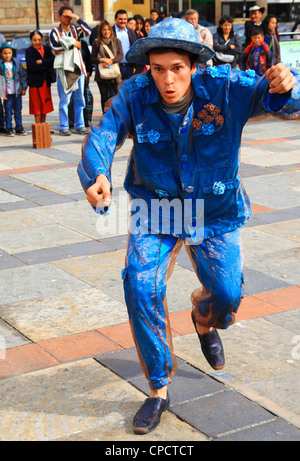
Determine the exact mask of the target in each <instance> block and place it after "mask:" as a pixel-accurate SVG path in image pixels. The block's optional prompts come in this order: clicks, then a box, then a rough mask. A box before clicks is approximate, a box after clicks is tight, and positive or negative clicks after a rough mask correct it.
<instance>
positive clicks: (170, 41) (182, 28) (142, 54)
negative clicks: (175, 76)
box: [126, 18, 215, 65]
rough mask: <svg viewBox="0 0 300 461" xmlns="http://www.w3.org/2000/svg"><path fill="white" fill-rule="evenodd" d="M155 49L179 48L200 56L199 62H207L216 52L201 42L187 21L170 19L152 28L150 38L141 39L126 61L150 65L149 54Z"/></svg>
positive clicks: (135, 44) (130, 51) (133, 47)
mask: <svg viewBox="0 0 300 461" xmlns="http://www.w3.org/2000/svg"><path fill="white" fill-rule="evenodd" d="M153 48H178V49H180V50H185V51H188V52H190V53H193V54H195V55H197V56H198V59H197V62H206V61H208V60H209V59H211V58H212V57H213V56H214V54H215V52H214V51H213V50H212V49H211V48H209V47H208V46H206V45H203V43H200V42H199V39H198V34H197V32H196V29H195V27H194V26H193V25H192V24H190V23H189V22H188V21H186V20H185V19H178V18H168V19H164V20H163V21H161V22H159V23H158V24H156V25H155V26H152V27H151V28H150V30H149V34H148V37H145V38H140V39H139V40H137V41H136V42H134V44H133V45H132V46H131V47H130V49H129V51H128V52H127V53H126V60H127V61H128V62H132V63H135V64H143V65H146V64H149V57H148V55H147V52H148V51H150V50H151V49H153Z"/></svg>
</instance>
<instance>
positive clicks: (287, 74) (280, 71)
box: [266, 62, 296, 94]
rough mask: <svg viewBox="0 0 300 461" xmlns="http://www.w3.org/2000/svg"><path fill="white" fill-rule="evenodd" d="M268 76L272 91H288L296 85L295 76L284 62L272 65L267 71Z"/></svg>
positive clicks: (281, 92) (270, 90) (280, 92)
mask: <svg viewBox="0 0 300 461" xmlns="http://www.w3.org/2000/svg"><path fill="white" fill-rule="evenodd" d="M266 77H267V79H268V80H269V82H270V89H269V92H270V93H279V94H283V93H287V92H288V91H290V90H291V89H292V88H293V86H294V85H295V83H296V81H295V77H294V76H293V74H292V73H291V71H290V68H289V67H286V66H285V65H284V64H283V63H282V62H280V63H278V64H276V65H275V66H272V67H270V69H268V70H267V72H266Z"/></svg>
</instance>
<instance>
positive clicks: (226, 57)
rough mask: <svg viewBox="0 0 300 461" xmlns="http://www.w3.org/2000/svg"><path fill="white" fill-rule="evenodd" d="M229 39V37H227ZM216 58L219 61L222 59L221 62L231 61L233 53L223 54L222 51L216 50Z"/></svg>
mask: <svg viewBox="0 0 300 461" xmlns="http://www.w3.org/2000/svg"><path fill="white" fill-rule="evenodd" d="M229 40H230V39H229ZM229 40H227V42H226V43H225V44H224V45H227V43H228V42H229ZM216 58H217V59H218V60H219V61H223V62H232V61H233V60H234V55H233V54H224V53H220V52H217V53H216Z"/></svg>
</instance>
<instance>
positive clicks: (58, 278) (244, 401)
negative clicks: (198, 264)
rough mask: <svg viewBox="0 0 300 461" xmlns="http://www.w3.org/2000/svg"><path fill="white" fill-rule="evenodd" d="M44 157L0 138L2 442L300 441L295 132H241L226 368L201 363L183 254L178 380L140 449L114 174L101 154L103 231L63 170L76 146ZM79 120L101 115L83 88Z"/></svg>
mask: <svg viewBox="0 0 300 461" xmlns="http://www.w3.org/2000/svg"><path fill="white" fill-rule="evenodd" d="M55 87H56V85H54V86H53V100H54V105H55V112H54V113H53V114H50V115H49V116H48V117H47V121H49V122H50V123H51V128H52V129H53V130H54V133H53V134H52V146H51V148H47V149H39V150H37V149H34V148H33V146H32V137H31V134H30V130H31V123H33V117H32V116H30V115H28V94H27V96H26V97H25V98H24V110H23V114H24V127H25V129H26V131H27V132H28V135H27V136H26V137H17V136H16V137H14V138H8V137H6V136H4V135H1V136H0V146H1V151H0V227H1V233H0V275H1V276H0V292H1V305H0V346H1V350H0V377H1V380H0V394H1V403H0V440H2V441H3V440H24V441H30V440H34V441H46V440H64V441H71V440H87V441H88V440H101V441H131V442H132V441H137V440H138V441H140V440H148V441H151V442H162V441H177V442H184V441H192V442H194V443H196V442H198V441H212V440H213V441H214V440H231V441H238V440H243V441H245V440H249V441H255V440H260V441H264V440H268V441H276V440H298V441H299V440H300V398H299V391H300V384H299V383H300V346H299V345H300V336H299V335H300V328H299V324H300V262H299V255H300V186H299V184H300V154H299V148H300V132H299V122H296V121H292V122H286V121H278V120H275V119H273V118H265V119H263V120H260V121H256V122H251V123H248V124H247V126H246V128H245V130H244V136H243V139H242V148H241V162H242V163H241V175H242V177H243V182H244V185H245V187H246V190H247V192H248V194H249V196H250V199H251V201H252V204H253V217H252V218H251V220H250V221H249V222H248V223H247V225H246V226H244V227H243V228H242V229H241V235H242V239H243V244H244V251H245V298H244V300H243V302H242V305H241V307H240V309H239V312H238V315H237V322H236V323H235V325H233V326H232V327H230V328H229V329H228V330H226V331H223V330H222V331H221V332H220V334H221V337H222V340H223V343H224V348H225V353H226V360H227V364H226V366H225V368H224V369H223V370H222V371H219V372H216V371H214V370H212V369H211V368H210V367H209V365H208V364H207V363H206V362H205V360H204V358H203V356H202V354H201V352H200V348H199V343H198V338H197V336H196V334H195V333H194V329H193V325H192V323H191V320H190V309H191V303H190V293H191V292H192V291H193V290H194V289H195V288H196V287H197V286H198V281H197V279H196V276H195V274H194V272H193V269H192V267H191V265H190V262H189V260H188V258H187V256H186V254H185V253H184V250H183V251H182V252H181V253H180V254H179V256H178V258H177V263H176V266H175V269H174V272H173V275H172V277H171V279H170V282H169V285H168V292H167V298H168V306H169V312H170V321H171V327H172V332H173V343H174V348H175V353H176V355H177V358H178V372H177V374H176V375H175V377H174V378H173V382H172V384H171V385H170V395H171V407H170V410H169V411H167V412H166V413H164V415H163V417H162V422H161V424H160V426H159V427H158V428H157V429H156V430H155V431H154V432H152V433H150V434H149V435H146V436H142V438H141V436H137V435H134V434H133V432H132V417H133V415H134V414H135V412H136V411H137V409H138V408H139V406H140V404H141V402H142V401H143V400H144V398H145V393H147V392H148V385H147V383H146V381H145V378H144V376H143V374H142V372H141V369H140V366H139V363H138V359H137V355H136V352H135V348H134V344H133V341H132V337H131V333H130V331H129V325H128V323H127V320H128V319H127V312H126V307H125V303H124V297H123V291H122V281H121V276H120V272H121V269H122V268H123V264H124V256H125V249H126V228H124V221H126V215H125V214H124V210H125V211H126V206H124V200H125V203H126V198H125V197H126V195H125V192H124V190H123V177H124V172H125V170H126V165H127V159H128V155H129V152H130V148H131V143H132V141H131V140H127V141H126V142H125V144H124V145H123V147H122V148H121V149H120V150H119V151H118V152H117V154H116V156H115V163H114V166H113V185H114V203H115V205H116V207H117V209H118V210H119V214H118V216H120V217H121V218H120V219H119V221H118V223H116V225H115V228H114V229H112V228H109V229H107V228H106V230H105V229H103V226H104V224H103V221H99V220H100V219H103V218H99V217H98V216H97V215H96V214H95V213H94V212H93V210H92V209H91V208H90V206H89V204H88V203H87V201H86V199H85V196H84V193H83V191H82V189H81V186H80V184H79V180H78V177H77V173H76V167H77V163H78V161H79V158H80V153H81V144H82V140H83V138H82V136H80V135H77V134H72V135H71V136H70V137H68V138H63V137H61V136H59V135H58V116H57V113H58V111H57V109H58V99H57V93H56V88H55ZM91 89H92V92H93V94H94V114H93V121H94V122H97V120H98V119H99V117H100V115H101V112H100V97H99V93H98V88H97V87H96V85H95V83H94V82H92V83H91Z"/></svg>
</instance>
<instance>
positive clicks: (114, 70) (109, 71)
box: [98, 45, 121, 80]
mask: <svg viewBox="0 0 300 461" xmlns="http://www.w3.org/2000/svg"><path fill="white" fill-rule="evenodd" d="M103 47H104V49H105V50H106V52H107V54H108V55H109V57H110V58H111V59H113V58H114V55H113V53H112V52H111V50H110V49H109V48H108V46H106V45H103ZM98 70H99V74H100V78H102V79H103V80H109V79H112V78H117V77H119V76H120V75H121V71H120V66H119V64H118V63H117V62H116V63H114V64H111V65H110V66H109V67H107V68H105V67H103V64H102V63H101V62H100V63H99V64H98Z"/></svg>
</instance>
